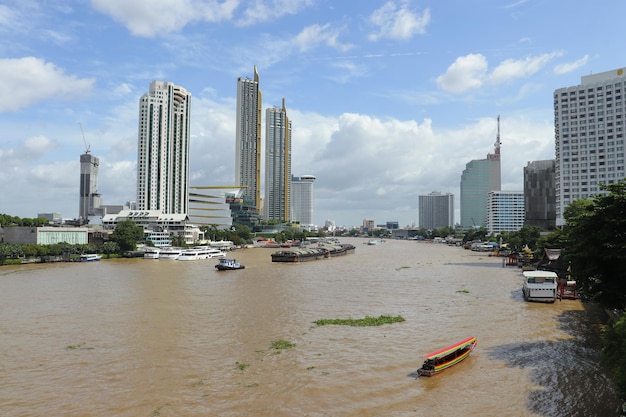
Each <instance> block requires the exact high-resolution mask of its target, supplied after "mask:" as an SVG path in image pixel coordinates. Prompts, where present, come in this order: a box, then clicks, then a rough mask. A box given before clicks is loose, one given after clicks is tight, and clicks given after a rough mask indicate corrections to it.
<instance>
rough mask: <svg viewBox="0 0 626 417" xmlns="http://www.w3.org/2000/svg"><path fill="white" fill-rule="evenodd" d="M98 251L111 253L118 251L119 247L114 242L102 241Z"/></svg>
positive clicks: (106, 253)
mask: <svg viewBox="0 0 626 417" xmlns="http://www.w3.org/2000/svg"><path fill="white" fill-rule="evenodd" d="M100 252H102V253H103V254H105V255H112V254H114V253H120V247H119V245H118V244H117V243H116V242H111V241H109V242H104V243H103V244H102V246H100Z"/></svg>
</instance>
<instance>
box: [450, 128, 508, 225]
mask: <svg viewBox="0 0 626 417" xmlns="http://www.w3.org/2000/svg"><path fill="white" fill-rule="evenodd" d="M500 175H501V174H500V116H498V134H497V138H496V143H495V150H494V153H490V154H488V155H487V158H485V159H475V160H473V161H470V162H468V163H467V164H466V165H465V170H464V171H463V174H462V175H461V223H460V228H461V229H462V230H469V229H472V228H477V227H486V226H487V215H488V210H487V195H488V193H489V191H500V187H501V179H500V178H501V177H500Z"/></svg>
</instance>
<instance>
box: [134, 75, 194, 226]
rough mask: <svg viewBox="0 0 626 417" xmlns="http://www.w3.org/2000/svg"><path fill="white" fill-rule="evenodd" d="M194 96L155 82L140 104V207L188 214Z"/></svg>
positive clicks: (138, 166) (161, 82) (171, 84)
mask: <svg viewBox="0 0 626 417" xmlns="http://www.w3.org/2000/svg"><path fill="white" fill-rule="evenodd" d="M190 113H191V93H189V92H187V90H185V89H184V88H183V87H180V86H177V85H174V84H173V83H171V82H163V81H153V82H151V83H150V89H149V91H148V92H147V93H146V94H144V95H143V96H142V97H141V99H140V101H139V144H138V151H137V153H138V155H137V208H138V209H139V210H142V211H143V210H146V211H152V210H156V211H158V212H161V213H172V214H186V213H187V209H188V201H189V200H188V199H189V197H188V187H189V138H190V133H189V129H190Z"/></svg>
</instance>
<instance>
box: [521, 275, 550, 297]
mask: <svg viewBox="0 0 626 417" xmlns="http://www.w3.org/2000/svg"><path fill="white" fill-rule="evenodd" d="M523 275H524V284H523V285H522V292H523V294H524V300H526V301H538V302H542V303H554V302H555V301H556V296H557V291H556V290H557V279H558V276H557V274H556V272H552V271H524V272H523Z"/></svg>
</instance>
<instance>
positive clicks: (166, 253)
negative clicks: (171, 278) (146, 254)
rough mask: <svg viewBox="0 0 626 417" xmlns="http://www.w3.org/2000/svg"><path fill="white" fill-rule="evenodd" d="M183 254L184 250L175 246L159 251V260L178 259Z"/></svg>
mask: <svg viewBox="0 0 626 417" xmlns="http://www.w3.org/2000/svg"><path fill="white" fill-rule="evenodd" d="M182 252H183V248H177V247H174V246H167V247H164V248H161V249H160V251H159V259H178V257H179V256H180V254H181V253H182Z"/></svg>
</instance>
